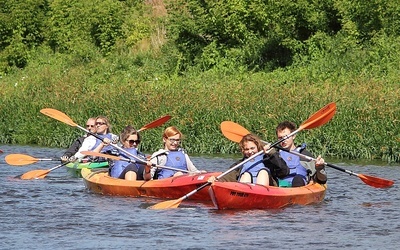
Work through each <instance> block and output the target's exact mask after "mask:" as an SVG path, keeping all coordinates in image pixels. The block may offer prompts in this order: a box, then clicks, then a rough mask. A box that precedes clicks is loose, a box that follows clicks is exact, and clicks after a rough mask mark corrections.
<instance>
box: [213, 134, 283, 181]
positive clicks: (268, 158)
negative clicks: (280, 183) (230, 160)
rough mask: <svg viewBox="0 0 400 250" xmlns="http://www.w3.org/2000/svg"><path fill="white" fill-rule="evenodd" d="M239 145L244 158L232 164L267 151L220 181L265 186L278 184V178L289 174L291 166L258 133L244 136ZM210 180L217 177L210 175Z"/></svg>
mask: <svg viewBox="0 0 400 250" xmlns="http://www.w3.org/2000/svg"><path fill="white" fill-rule="evenodd" d="M239 147H240V150H241V152H242V154H243V158H242V159H240V160H239V161H237V162H235V163H234V164H233V165H232V166H236V165H238V164H240V163H241V162H242V161H245V160H246V159H247V158H249V157H251V156H253V155H255V154H256V153H258V152H260V151H262V150H264V152H265V153H264V154H261V155H259V156H257V157H256V158H254V159H253V160H251V161H248V162H246V163H245V164H243V165H242V166H241V167H239V168H237V169H235V170H234V171H232V172H230V173H228V174H226V175H225V176H223V177H221V178H220V179H219V181H229V182H236V181H239V182H244V183H255V184H260V185H264V186H277V178H278V177H284V176H286V175H287V174H289V168H288V167H287V166H286V163H285V161H283V159H282V158H280V157H279V154H278V152H277V151H276V150H275V149H274V148H270V147H269V145H263V144H262V142H261V141H260V139H259V138H258V137H257V136H256V135H253V134H247V135H245V136H243V138H242V140H241V141H240V142H239ZM232 166H231V167H232ZM231 167H230V168H231ZM208 181H209V182H213V181H215V177H210V178H209V180H208Z"/></svg>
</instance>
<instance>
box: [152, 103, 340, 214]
mask: <svg viewBox="0 0 400 250" xmlns="http://www.w3.org/2000/svg"><path fill="white" fill-rule="evenodd" d="M335 112H336V104H335V103H333V102H332V103H329V104H328V105H326V106H325V107H323V108H322V109H320V110H319V111H317V112H315V113H314V114H313V115H311V116H310V118H308V119H307V121H305V122H304V123H302V124H301V125H300V126H299V128H298V129H297V130H295V131H293V132H292V133H290V134H288V135H286V136H285V137H283V138H282V139H280V140H278V141H276V142H274V143H273V144H272V145H271V147H273V146H275V145H278V144H279V143H281V142H283V141H284V140H286V139H287V138H289V137H290V136H293V135H295V134H297V133H298V132H300V131H301V130H303V129H311V128H316V127H318V126H322V125H324V124H325V123H327V122H328V121H329V120H330V119H331V118H332V117H333V115H334V114H335ZM229 123H232V122H228V124H227V123H225V122H222V123H221V130H222V126H224V127H227V126H229ZM223 124H224V125H223ZM228 131H229V132H230V133H231V134H232V135H233V136H234V137H235V138H238V137H239V134H238V133H239V132H244V131H243V130H242V131H239V132H237V131H235V130H229V129H228ZM247 134H248V133H247ZM242 137H243V136H240V140H241V139H242ZM262 153H264V151H260V152H258V153H257V154H255V155H253V156H251V157H249V158H248V159H247V160H245V161H242V162H241V163H239V164H237V165H235V166H233V167H232V168H230V169H228V170H227V171H225V172H224V173H222V174H221V175H219V176H217V177H216V179H217V180H218V179H220V178H221V177H223V176H225V175H226V174H228V173H230V172H231V171H233V170H235V169H236V168H238V167H240V166H241V165H243V164H244V163H246V162H247V161H249V160H251V159H252V158H254V157H255V156H257V155H260V154H262ZM208 185H211V183H210V182H206V183H204V184H203V185H202V186H200V187H198V188H197V189H195V190H193V191H192V192H190V193H188V194H186V195H184V196H182V197H181V198H179V199H176V200H170V201H164V202H160V203H158V204H155V205H153V206H151V207H150V208H151V209H167V208H177V207H178V206H179V204H180V203H181V202H182V201H183V200H185V199H187V198H188V197H190V196H191V195H193V194H195V193H196V192H198V191H200V190H201V189H203V188H205V187H207V186H208Z"/></svg>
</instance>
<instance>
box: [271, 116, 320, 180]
mask: <svg viewBox="0 0 400 250" xmlns="http://www.w3.org/2000/svg"><path fill="white" fill-rule="evenodd" d="M296 129H297V126H296V124H295V123H293V122H290V121H284V122H281V123H280V124H278V126H277V127H276V136H277V138H278V139H282V138H284V137H285V136H286V135H289V134H290V133H292V132H293V131H295V130H296ZM295 138H296V135H293V136H291V137H289V138H287V139H286V140H284V141H282V142H281V143H280V146H281V147H282V148H284V149H286V150H290V151H297V152H299V153H301V154H304V155H307V156H310V157H313V156H312V154H311V153H310V152H309V151H308V150H307V149H306V144H305V143H303V144H302V145H300V146H296V145H295V143H294V139H295ZM279 154H280V156H281V157H282V159H283V160H284V161H285V162H286V164H287V165H288V167H289V168H290V173H289V174H288V175H287V176H286V177H284V178H279V180H278V181H279V186H282V187H300V186H304V185H306V184H307V183H309V181H310V180H313V181H316V182H318V183H320V184H325V183H326V181H327V174H326V171H325V161H324V159H323V158H322V157H321V156H320V155H319V156H318V157H317V158H316V161H305V160H303V159H301V158H300V157H299V156H296V155H294V154H290V153H289V152H286V151H283V150H279Z"/></svg>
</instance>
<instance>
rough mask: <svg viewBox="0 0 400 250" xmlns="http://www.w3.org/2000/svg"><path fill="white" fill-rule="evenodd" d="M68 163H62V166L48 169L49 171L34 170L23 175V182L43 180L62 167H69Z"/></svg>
mask: <svg viewBox="0 0 400 250" xmlns="http://www.w3.org/2000/svg"><path fill="white" fill-rule="evenodd" d="M68 163H69V162H64V163H62V164H60V165H58V166H55V167H53V168H50V169H47V170H45V169H38V170H32V171H29V172H26V173H25V174H23V175H21V179H22V180H31V179H43V178H44V177H46V175H47V174H48V173H50V172H51V171H53V170H56V169H58V168H61V167H63V166H65V165H67V164H68Z"/></svg>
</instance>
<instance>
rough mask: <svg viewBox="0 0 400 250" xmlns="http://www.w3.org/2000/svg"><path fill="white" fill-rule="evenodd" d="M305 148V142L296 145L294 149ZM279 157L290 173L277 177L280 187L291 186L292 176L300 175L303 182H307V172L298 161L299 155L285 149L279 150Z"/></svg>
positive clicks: (298, 150)
mask: <svg viewBox="0 0 400 250" xmlns="http://www.w3.org/2000/svg"><path fill="white" fill-rule="evenodd" d="M304 148H305V144H303V145H302V146H301V147H297V148H296V149H294V151H297V152H300V151H301V150H303V149H304ZM279 154H280V156H281V158H282V159H283V160H284V161H285V162H286V165H287V166H288V167H289V170H290V173H289V174H288V175H287V176H285V177H284V178H278V180H279V186H280V187H291V186H292V181H293V178H294V176H296V175H300V176H301V177H302V178H303V181H304V184H307V182H308V172H307V169H306V168H305V167H303V165H301V163H300V157H299V156H297V155H294V154H291V153H289V152H286V151H283V150H281V151H279Z"/></svg>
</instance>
